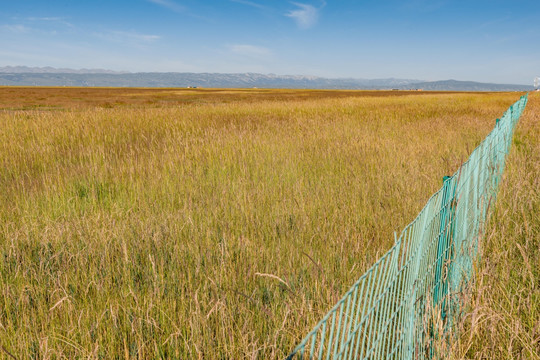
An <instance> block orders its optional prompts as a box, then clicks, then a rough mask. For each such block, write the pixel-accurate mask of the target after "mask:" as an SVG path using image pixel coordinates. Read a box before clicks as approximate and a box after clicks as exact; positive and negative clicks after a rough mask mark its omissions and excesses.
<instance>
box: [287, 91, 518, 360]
mask: <svg viewBox="0 0 540 360" xmlns="http://www.w3.org/2000/svg"><path fill="white" fill-rule="evenodd" d="M526 103H527V95H525V96H522V97H521V98H520V100H519V101H517V102H516V103H515V104H513V105H512V106H510V108H509V109H508V110H507V111H506V112H505V113H504V116H503V117H502V118H501V119H500V120H499V119H497V122H496V125H495V128H494V129H493V131H491V133H490V134H489V135H488V136H487V137H486V138H485V139H484V140H483V141H482V142H481V143H480V145H479V146H478V147H477V148H476V149H475V150H474V151H473V152H472V154H471V156H470V157H469V159H468V160H467V162H465V163H464V164H463V165H462V166H461V167H460V168H459V169H458V170H457V171H456V173H455V174H454V175H453V176H449V177H445V178H444V182H443V186H442V188H441V189H440V190H439V191H437V192H436V193H435V194H434V195H433V196H432V197H431V198H430V199H429V201H428V202H427V204H426V206H425V207H424V208H423V209H422V211H420V214H419V215H418V216H417V217H416V219H415V220H414V221H413V222H412V223H410V224H409V225H408V226H407V227H405V229H404V230H403V231H402V233H401V235H400V236H399V238H398V239H396V242H395V245H394V246H393V247H392V248H391V249H390V250H389V251H388V252H387V253H386V254H385V255H383V256H382V257H381V258H380V259H379V260H378V261H377V262H376V263H375V265H373V266H372V267H371V268H370V269H369V270H368V271H367V272H366V273H365V274H364V275H363V276H362V277H361V278H360V279H359V280H358V281H357V282H356V283H355V284H354V285H353V286H352V287H351V288H350V289H349V291H347V292H346V293H345V295H344V296H343V298H341V300H339V301H338V303H337V304H336V305H335V306H334V307H333V308H332V309H331V310H330V311H329V312H328V313H327V314H326V316H324V318H323V319H322V320H321V321H320V322H319V323H318V324H317V325H316V326H315V328H314V329H313V330H312V331H311V332H310V333H309V334H307V336H306V337H305V338H304V339H303V340H302V341H301V342H300V344H299V345H298V346H297V347H296V349H294V351H293V352H292V353H291V355H289V357H288V358H289V359H294V358H300V359H304V358H306V359H347V360H348V359H430V358H434V357H435V358H439V357H441V356H442V354H440V353H439V351H440V348H438V346H437V345H438V343H437V341H441V339H443V338H445V337H447V336H448V334H449V333H451V331H450V330H452V328H453V324H454V323H455V321H456V320H457V319H458V317H459V314H460V312H461V311H462V304H461V302H462V296H461V294H462V290H463V288H464V286H466V285H467V283H468V282H469V280H470V278H471V276H472V275H473V265H474V263H475V261H476V259H477V253H478V252H477V248H478V239H479V237H480V236H481V234H482V232H483V226H484V223H485V221H486V219H487V215H488V210H489V209H490V206H491V205H492V204H493V202H494V200H495V197H496V194H497V189H498V184H499V181H500V178H501V175H502V172H503V169H504V166H505V161H506V155H507V153H508V151H509V148H510V145H511V142H512V135H513V132H514V128H515V125H516V123H517V121H518V119H519V117H520V116H521V113H522V111H523V109H524V108H525V105H526Z"/></svg>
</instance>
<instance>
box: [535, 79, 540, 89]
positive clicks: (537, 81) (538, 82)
mask: <svg viewBox="0 0 540 360" xmlns="http://www.w3.org/2000/svg"><path fill="white" fill-rule="evenodd" d="M538 85H540V76H537V77H535V78H534V88H535V89H536V90H539V89H538Z"/></svg>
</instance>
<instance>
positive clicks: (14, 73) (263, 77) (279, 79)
mask: <svg viewBox="0 0 540 360" xmlns="http://www.w3.org/2000/svg"><path fill="white" fill-rule="evenodd" d="M0 85H13V86H111V87H205V88H253V87H260V88H288V89H366V90H369V89H381V90H388V89H399V90H407V89H422V90H438V91H527V90H532V89H533V87H532V86H527V85H508V84H489V83H478V82H472V81H457V80H445V81H431V82H425V81H421V80H413V79H395V78H389V79H353V78H341V79H330V78H323V77H316V76H305V75H275V74H257V73H241V74H220V73H177V72H170V73H159V72H149V73H129V72H116V71H111V70H102V69H79V70H73V69H56V68H51V67H38V68H34V67H26V66H7V67H0Z"/></svg>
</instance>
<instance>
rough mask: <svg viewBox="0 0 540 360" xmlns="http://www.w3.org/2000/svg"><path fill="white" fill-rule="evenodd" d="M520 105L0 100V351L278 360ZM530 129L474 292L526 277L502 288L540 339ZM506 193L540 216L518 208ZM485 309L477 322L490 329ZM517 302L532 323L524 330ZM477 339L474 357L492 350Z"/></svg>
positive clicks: (380, 96)
mask: <svg viewBox="0 0 540 360" xmlns="http://www.w3.org/2000/svg"><path fill="white" fill-rule="evenodd" d="M518 98H519V95H518V94H515V93H509V94H465V93H459V94H457V93H455V94H450V93H446V94H445V93H439V94H436V93H417V92H414V93H406V92H359V91H296V90H235V91H231V90H227V91H225V90H199V89H197V90H179V89H158V90H155V89H54V88H51V89H45V88H44V89H31V88H0V166H1V169H2V171H1V172H0V189H1V190H0V256H1V257H0V281H1V283H0V286H1V288H0V291H1V292H2V295H1V296H0V342H1V343H0V345H1V346H2V349H1V351H3V352H4V353H3V354H4V355H6V356H8V355H7V353H8V352H9V353H11V354H14V355H16V356H17V357H19V358H29V357H34V358H44V359H47V358H68V359H71V358H157V357H160V356H161V357H163V358H178V359H185V358H204V359H215V358H231V359H233V358H282V357H283V356H284V355H286V353H287V352H288V351H289V350H291V349H292V347H293V346H294V345H295V344H296V342H297V341H298V340H299V339H300V338H301V337H302V336H303V335H304V334H305V333H306V332H307V331H308V330H310V328H311V327H312V326H313V325H314V324H315V323H316V322H317V321H318V320H319V319H320V318H321V316H322V315H324V313H325V312H326V311H327V310H328V309H329V308H330V307H331V306H332V305H333V304H334V302H335V301H336V300H337V299H338V298H339V296H340V295H341V294H342V293H343V292H344V291H345V290H346V289H347V288H348V287H349V286H350V285H351V284H352V283H353V282H354V281H355V280H356V279H357V278H358V277H359V276H360V275H361V274H362V273H363V272H364V270H365V269H366V268H368V267H369V266H370V265H371V264H372V263H373V262H374V261H375V259H376V258H377V257H378V256H379V255H380V254H382V253H383V252H384V251H386V250H387V249H388V248H389V247H390V246H391V244H392V241H393V232H394V231H400V230H401V229H402V228H403V227H404V226H405V225H406V224H407V223H408V222H410V221H411V220H412V219H413V218H414V217H415V216H416V214H417V213H418V211H419V210H420V209H421V208H422V207H423V205H424V204H425V202H426V200H427V199H428V198H429V196H430V195H431V194H432V193H433V192H434V191H435V190H436V189H437V188H438V187H439V186H440V184H441V179H442V176H443V175H448V174H451V173H453V172H454V171H455V170H456V169H457V167H458V166H459V164H460V162H461V161H462V160H464V159H466V158H467V156H468V154H469V153H470V152H471V150H472V149H473V148H474V147H475V146H476V145H477V144H478V143H479V142H480V141H481V139H482V138H483V137H484V136H485V135H486V134H487V133H488V132H489V131H490V130H491V129H492V127H493V125H494V120H495V118H496V117H500V115H502V113H503V112H504V110H506V108H507V107H508V106H509V105H510V104H512V103H513V102H515V101H516V100H517V99H518ZM538 102H539V99H538V96H536V97H531V98H530V101H529V105H528V106H533V107H534V106H536V109H538V105H535V104H537V103H538ZM536 113H538V112H536ZM527 114H528V116H529V120H527V122H525V123H526V124H529V125H524V126H522V127H521V128H520V132H519V133H518V137H517V139H518V140H517V141H519V144H518V145H515V146H514V149H515V151H516V152H519V154H521V155H515V154H514V155H513V158H512V161H511V164H510V168H511V172H510V173H509V176H508V177H509V179H507V181H506V182H505V186H507V188H505V190H504V194H503V195H501V197H500V199H501V200H500V203H501V204H503V205H502V206H501V209H498V210H497V217H496V219H501V220H500V222H501V225H500V227H498V226H499V225H495V228H494V229H492V230H491V232H490V233H489V235H488V237H487V245H486V247H485V251H484V263H485V264H489V263H492V262H496V264H494V265H492V266H491V267H490V266H489V265H486V267H485V269H487V270H486V271H487V272H486V275H485V277H484V278H483V279H485V280H481V281H480V283H481V285H482V286H486V285H487V282H488V280H490V281H491V280H492V278H491V279H490V277H493V276H494V275H493V274H498V272H497V271H501V272H503V271H504V269H507V267H505V266H506V265H504V264H503V260H504V261H510V262H511V264H513V266H516V265H517V264H518V265H519V268H518V269H516V270H515V272H512V274H513V275H512V278H508V279H506V278H499V279H500V281H508V282H512V281H514V279H517V280H516V281H518V284H521V285H517V288H516V289H521V288H520V287H519V286H522V287H523V286H525V289H527V290H526V291H528V292H531V293H533V294H536V295H535V296H533V297H531V296H532V295H531V296H529V295H528V294H527V293H524V294H522V295H523V299H524V300H523V303H522V302H518V303H516V302H512V303H511V304H512V306H514V307H513V308H512V309H513V310H512V311H513V312H514V313H515V314H516V316H518V315H519V314H521V315H522V317H521V318H522V320H523V322H522V323H520V324H523V326H525V328H524V330H523V332H527V331H529V332H528V334H535V333H534V331H538V330H537V328H538V326H537V325H535V324H532V325H531V322H533V323H534V321H532V320H531V319H532V316H536V318H537V317H538V301H539V300H538V293H537V291H538V239H537V238H538V218H537V217H535V213H536V212H537V211H538V193H537V191H538V186H537V185H538V184H537V181H538V180H537V179H538V151H537V150H534V149H538V132H537V131H538V121H537V119H538V118H537V117H536V118H534V115H533V113H532V111H531V110H529V112H527ZM534 119H536V120H534ZM526 126H529V127H526ZM528 129H529V130H528ZM535 131H536V132H535ZM527 134H528V135H527ZM534 146H536V148H534ZM526 149H529V150H526ZM520 156H522V157H524V159H525V160H523V161H521V162H520V159H521V158H520ZM531 160H532V161H534V162H535V163H534V164H535V165H530V164H529V163H528V162H530V161H531ZM521 167H523V168H521ZM533 171H536V173H534V172H533ZM531 172H533V173H532V174H533V175H530V174H531ZM531 176H533V177H531ZM526 179H529V180H526ZM527 181H529V182H530V181H536V185H535V184H534V183H531V184H529V183H528V182H527ZM515 182H517V183H518V184H522V183H523V184H529V185H527V186H529V187H527V186H525V185H524V186H523V187H522V189H523V191H524V193H523V194H526V193H527V191H528V192H529V193H530V195H531V196H532V197H533V200H530V199H526V200H527V201H529V202H525V203H523V206H522V203H521V202H520V201H519V200H514V199H513V198H512V196H517V195H516V193H514V190H513V188H512V186H513V185H511V184H513V183H515ZM534 186H536V187H534ZM527 189H528V190H527ZM522 196H523V197H525V195H522ZM531 201H532V202H531ZM527 204H529V205H527ZM504 206H508V209H510V210H508V211H509V212H510V216H509V214H508V213H505V210H504V209H505V208H504ZM512 206H517V207H516V208H515V209H516V210H514V208H512ZM530 206H533V207H532V208H531V207H530ZM522 209H523V219H522V215H520V214H521V213H522ZM535 209H536V210H535ZM518 210H519V211H518ZM514 211H516V215H515V216H514V215H513V214H514ZM527 216H528V217H527ZM520 221H526V224H527V226H528V228H527V230H523V231H522V232H519V231H521V230H520V229H523V227H522V225H521V223H520ZM504 224H507V225H504ZM523 226H525V225H523ZM503 230H504V231H510V233H504V232H502V234H507V235H506V237H514V238H516V239H517V237H518V236H521V239H523V241H522V242H521V243H520V245H521V247H520V248H521V249H522V250H523V251H520V250H519V248H514V247H511V246H512V243H514V242H516V241H517V240H514V241H511V240H508V239H507V238H505V237H504V236H505V235H501V231H503ZM535 231H536V232H535ZM501 236H503V237H501ZM531 236H532V237H531ZM534 236H536V238H535V237H534ZM527 239H528V240H527ZM500 247H504V249H507V250H505V251H504V253H503V255H500V257H501V256H502V257H503V259H501V258H500V257H499V258H497V256H498V255H495V253H494V254H493V257H492V258H493V259H494V260H491V258H490V257H489V256H488V255H487V253H488V252H495V251H496V250H497V249H498V248H500ZM535 247H536V248H535ZM534 249H536V250H535V251H536V252H534V251H533V250H534ZM527 251H530V254H532V255H530V256H531V257H529V258H528V259H527V260H528V261H529V267H528V268H527V267H524V266H523V258H519V256H522V255H520V254H522V253H523V252H524V253H525V254H527ZM497 259H498V260H497ZM533 261H536V263H534V262H533ZM507 266H508V267H510V266H511V265H507ZM527 269H530V271H529V270H527ZM490 271H495V272H494V273H493V272H490ZM482 274H484V272H482ZM529 274H531V275H529ZM525 275H526V276H525ZM529 277H530V279H531V281H532V283H531V285H529V283H530V281H529V280H528V279H529ZM498 281H499V280H498ZM535 281H536V282H535ZM523 282H525V283H523ZM523 284H525V285H523ZM501 286H506V285H504V284H503V283H502V282H501ZM529 286H532V288H531V289H533V290H534V291H536V293H535V292H534V291H530V290H529V288H528V287H529ZM480 289H482V287H480ZM509 291H511V290H509ZM516 291H518V290H516ZM519 291H522V290H519ZM485 294H486V292H482V291H479V293H478V294H477V295H476V297H475V304H480V305H478V306H479V307H481V308H484V307H490V306H491V307H492V308H493V311H499V310H498V308H496V306H498V304H499V303H496V302H492V301H491V298H487V297H486V296H485ZM520 294H521V293H520ZM525 299H526V300H525ZM499 300H501V299H499ZM501 301H502V300H501ZM526 301H528V304H529V309H536V310H535V311H536V313H535V314H536V315H535V314H534V313H528V312H527V313H524V314H522V313H521V312H520V311H523V310H524V306H525V305H526ZM492 304H493V306H492ZM500 306H501V307H502V309H507V308H506V306H507V304H506V303H504V302H501V303H500ZM508 306H510V305H508ZM486 311H487V310H486ZM485 318H490V319H492V318H493V317H490V314H488V315H486V317H485ZM535 321H536V320H535ZM477 323H482V324H485V323H486V322H485V321H483V322H482V321H477ZM463 326H464V327H467V325H463ZM493 326H496V325H493ZM530 326H533V327H535V326H536V330H534V329H533V330H531V329H530ZM471 328H472V329H474V331H473V332H471V334H472V335H471V340H470V341H469V340H468V341H469V342H467V345H466V346H465V345H464V350H462V352H463V353H467V354H471V353H475V352H476V353H478V351H480V350H479V349H480V346H481V343H482V339H483V338H485V337H486V336H489V335H487V334H488V332H486V331H487V330H486V331H484V330H483V329H481V328H479V326H477V325H476V323H475V326H473V327H471ZM499 334H500V336H503V334H504V332H502V330H501V332H500V333H499ZM529 340H533V341H534V339H529V338H526V339H525V342H526V341H529ZM536 341H538V340H536ZM514 344H515V342H514ZM528 344H529V345H527V346H528V347H529V348H531V346H532V347H533V349H534V344H532V345H531V343H530V342H529V343H528ZM460 351H461V350H460ZM493 351H495V349H494V350H493ZM457 352H458V350H456V353H457ZM460 356H461V355H460ZM463 356H464V355H463ZM471 356H472V355H471Z"/></svg>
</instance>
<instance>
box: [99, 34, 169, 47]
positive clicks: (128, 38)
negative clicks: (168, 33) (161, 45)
mask: <svg viewBox="0 0 540 360" xmlns="http://www.w3.org/2000/svg"><path fill="white" fill-rule="evenodd" d="M94 35H96V36H98V37H100V38H102V39H105V40H109V41H113V42H120V43H131V44H133V43H139V44H140V43H150V42H154V41H156V40H159V39H161V36H159V35H150V34H140V33H137V32H134V31H108V32H100V33H95V34H94Z"/></svg>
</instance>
